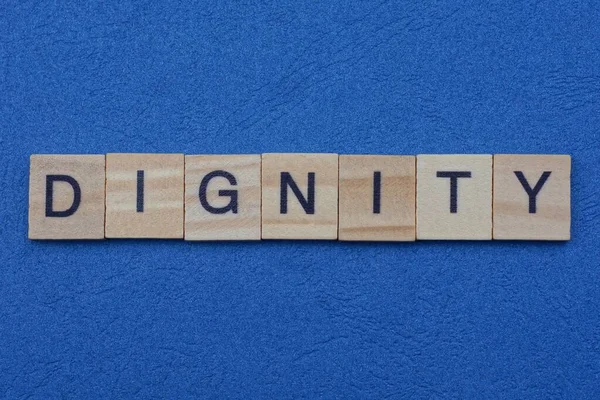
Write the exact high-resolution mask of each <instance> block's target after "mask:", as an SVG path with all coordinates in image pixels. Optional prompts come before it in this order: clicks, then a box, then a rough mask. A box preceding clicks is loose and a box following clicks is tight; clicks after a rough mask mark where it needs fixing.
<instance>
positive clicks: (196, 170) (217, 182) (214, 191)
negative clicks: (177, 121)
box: [185, 154, 261, 240]
mask: <svg viewBox="0 0 600 400" xmlns="http://www.w3.org/2000/svg"><path fill="white" fill-rule="evenodd" d="M260 165H261V156H260V154H252V155H197V156H186V157H185V193H186V194H185V240H260V225H261V217H260V213H261V210H260V199H261V190H260V174H261V172H260Z"/></svg>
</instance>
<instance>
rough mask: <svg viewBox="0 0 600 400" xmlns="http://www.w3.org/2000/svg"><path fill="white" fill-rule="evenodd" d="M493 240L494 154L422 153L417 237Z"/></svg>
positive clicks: (418, 168)
mask: <svg viewBox="0 0 600 400" xmlns="http://www.w3.org/2000/svg"><path fill="white" fill-rule="evenodd" d="M453 187H454V188H455V190H453ZM453 193H454V196H453ZM491 239H492V156H491V155H468V154H465V155H418V156H417V240H491Z"/></svg>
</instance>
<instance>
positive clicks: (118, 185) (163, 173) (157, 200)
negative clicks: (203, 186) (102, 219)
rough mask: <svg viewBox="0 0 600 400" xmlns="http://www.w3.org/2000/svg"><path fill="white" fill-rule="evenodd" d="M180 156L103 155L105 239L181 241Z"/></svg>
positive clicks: (181, 170) (182, 177)
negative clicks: (104, 161)
mask: <svg viewBox="0 0 600 400" xmlns="http://www.w3.org/2000/svg"><path fill="white" fill-rule="evenodd" d="M183 198H184V156H183V154H107V155H106V237H107V238H155V239H182V238H183V223H184V221H183Z"/></svg>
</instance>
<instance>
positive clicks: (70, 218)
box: [29, 155, 105, 240]
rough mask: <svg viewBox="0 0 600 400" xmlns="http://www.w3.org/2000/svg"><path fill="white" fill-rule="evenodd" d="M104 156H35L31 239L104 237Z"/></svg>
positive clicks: (32, 159)
mask: <svg viewBox="0 0 600 400" xmlns="http://www.w3.org/2000/svg"><path fill="white" fill-rule="evenodd" d="M104 165H105V164H104V156H103V155H32V156H31V166H30V179H29V238H30V239H54V240H63V239H64V240H66V239H104V180H105V175H104Z"/></svg>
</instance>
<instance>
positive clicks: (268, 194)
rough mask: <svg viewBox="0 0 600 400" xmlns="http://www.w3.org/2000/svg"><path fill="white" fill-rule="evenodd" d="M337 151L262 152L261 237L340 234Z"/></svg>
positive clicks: (303, 236)
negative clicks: (327, 152)
mask: <svg viewBox="0 0 600 400" xmlns="http://www.w3.org/2000/svg"><path fill="white" fill-rule="evenodd" d="M337 211H338V155H337V154H263V156H262V238H263V239H330V240H335V239H336V238H337V220H338V215H337Z"/></svg>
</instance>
